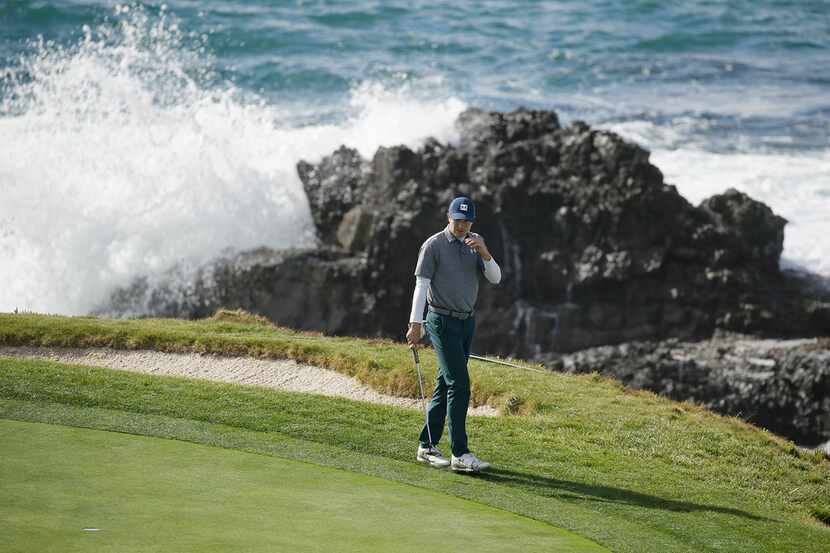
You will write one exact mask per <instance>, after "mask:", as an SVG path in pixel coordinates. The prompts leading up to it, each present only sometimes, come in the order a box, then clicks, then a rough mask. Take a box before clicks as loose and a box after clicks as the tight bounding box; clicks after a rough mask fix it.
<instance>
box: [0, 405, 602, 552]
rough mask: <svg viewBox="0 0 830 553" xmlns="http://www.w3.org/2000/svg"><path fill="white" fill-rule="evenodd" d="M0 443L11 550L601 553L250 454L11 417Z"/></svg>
mask: <svg viewBox="0 0 830 553" xmlns="http://www.w3.org/2000/svg"><path fill="white" fill-rule="evenodd" d="M0 444H1V445H0V448H1V451H2V452H1V453H0V497H2V502H0V535H2V536H3V542H4V551H8V552H10V553H11V552H18V551H19V552H23V551H25V552H30V551H42V552H46V551H61V552H72V551H84V552H89V551H119V552H122V553H127V552H138V551H177V552H185V551H198V552H200V553H202V552H209V551H246V552H256V551H269V552H273V551H292V552H300V551H337V552H349V551H361V552H368V551H424V550H431V549H435V548H437V547H439V546H440V548H441V549H447V550H466V551H476V552H479V553H484V552H487V551H494V552H496V551H497V552H500V553H503V552H505V551H546V552H547V551H562V552H570V551H573V552H576V551H580V552H582V551H606V550H605V549H604V548H602V547H600V546H598V545H596V544H594V543H593V542H590V541H588V540H586V539H584V538H582V537H580V536H578V535H575V534H573V533H570V532H567V531H565V530H562V529H560V528H556V527H553V526H550V525H548V524H544V523H541V522H538V521H534V520H531V519H528V518H523V517H520V516H516V515H513V514H510V513H507V512H504V511H500V510H497V509H493V508H490V507H487V506H484V505H481V504H478V503H474V502H471V501H465V500H462V499H458V498H454V497H450V496H447V495H443V494H440V493H436V492H432V491H429V490H424V489H420V488H417V487H414V486H407V485H403V484H398V483H394V482H390V481H387V480H383V479H379V478H372V477H368V476H364V475H360V474H355V473H351V472H346V471H341V470H335V469H329V468H324V467H319V466H316V465H312V464H307V463H300V462H296V461H289V460H285V459H281V458H276V457H269V456H263V455H258V454H252V453H246V452H243V451H237V450H228V449H221V448H215V447H208V446H202V445H196V444H191V443H186V442H180V441H174V440H164V439H159V438H147V437H143V436H134V435H129V434H119V433H114V432H103V431H99V430H88V429H79V428H71V427H64V426H55V425H48V424H40V423H25V422H16V421H7V420H0ZM447 476H448V478H457V477H458V476H455V475H452V474H448V475H447Z"/></svg>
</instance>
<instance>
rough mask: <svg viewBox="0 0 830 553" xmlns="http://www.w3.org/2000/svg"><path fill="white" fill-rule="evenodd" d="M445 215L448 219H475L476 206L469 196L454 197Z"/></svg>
mask: <svg viewBox="0 0 830 553" xmlns="http://www.w3.org/2000/svg"><path fill="white" fill-rule="evenodd" d="M447 215H449V216H450V219H465V220H467V221H475V220H476V206H475V204H474V203H473V200H471V199H470V198H467V197H464V196H461V197H459V198H456V199H454V200H453V201H452V203H451V204H450V208H449V209H448V210H447Z"/></svg>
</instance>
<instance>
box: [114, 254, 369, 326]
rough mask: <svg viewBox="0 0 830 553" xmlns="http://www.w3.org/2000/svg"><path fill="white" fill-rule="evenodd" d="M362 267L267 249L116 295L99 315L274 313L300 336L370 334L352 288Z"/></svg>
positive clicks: (357, 261) (142, 282)
mask: <svg viewBox="0 0 830 553" xmlns="http://www.w3.org/2000/svg"><path fill="white" fill-rule="evenodd" d="M364 265H365V261H364V260H363V259H362V258H354V257H350V256H349V255H348V254H347V253H345V252H342V251H336V250H332V249H319V250H290V251H280V252H277V251H273V250H269V249H265V248H262V249H259V250H253V251H250V252H245V253H242V254H236V255H229V256H227V257H222V258H220V259H217V260H215V261H214V262H212V263H209V264H207V265H204V266H202V267H198V268H193V269H182V268H177V269H175V270H172V271H170V272H168V273H166V274H164V275H161V276H160V277H156V278H155V279H154V281H150V280H149V279H147V278H142V279H139V280H137V281H136V282H134V283H133V285H132V286H130V287H129V288H125V289H122V290H119V291H118V292H116V293H115V294H114V295H113V297H112V298H111V301H110V304H109V305H108V306H107V307H106V308H104V309H101V310H99V311H98V313H99V314H106V315H121V316H144V315H148V314H152V315H154V316H159V317H186V318H202V317H208V316H210V315H212V314H213V313H215V312H216V310H217V309H219V308H220V307H227V306H233V307H234V308H242V309H245V310H248V311H251V312H254V313H261V314H268V315H269V318H270V319H271V320H273V321H275V322H277V323H279V324H283V325H286V326H289V327H292V328H296V329H300V330H320V331H323V332H326V333H328V334H339V333H344V332H350V331H354V332H355V333H356V334H369V333H371V332H372V330H373V329H372V328H371V327H361V326H360V322H361V321H364V320H366V319H365V318H364V317H361V316H360V312H361V303H360V302H361V301H362V294H361V290H360V288H359V287H358V288H356V287H355V286H354V285H353V284H352V283H353V282H355V281H356V280H358V279H359V278H360V276H361V275H362V274H363V272H364V271H365V266H364ZM312 268H313V270H311V269H312ZM286 291H290V293H286ZM274 314H279V317H274ZM356 315H357V316H356Z"/></svg>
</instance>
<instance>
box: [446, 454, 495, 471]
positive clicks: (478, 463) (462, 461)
mask: <svg viewBox="0 0 830 553" xmlns="http://www.w3.org/2000/svg"><path fill="white" fill-rule="evenodd" d="M450 468H451V469H452V470H454V471H456V472H481V471H484V470H488V469H489V468H490V463H487V462H484V461H482V460H481V459H479V458H478V457H476V456H475V455H473V454H472V453H465V454H464V455H462V456H461V457H456V456H455V455H453V456H452V462H451V464H450Z"/></svg>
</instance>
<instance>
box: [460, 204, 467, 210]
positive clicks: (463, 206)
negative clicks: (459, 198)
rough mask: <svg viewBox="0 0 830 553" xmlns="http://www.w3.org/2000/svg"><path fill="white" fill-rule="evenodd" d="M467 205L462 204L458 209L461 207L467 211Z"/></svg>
mask: <svg viewBox="0 0 830 553" xmlns="http://www.w3.org/2000/svg"><path fill="white" fill-rule="evenodd" d="M467 207H468V206H467V204H461V205H460V206H458V209H460V210H461V211H467Z"/></svg>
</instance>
